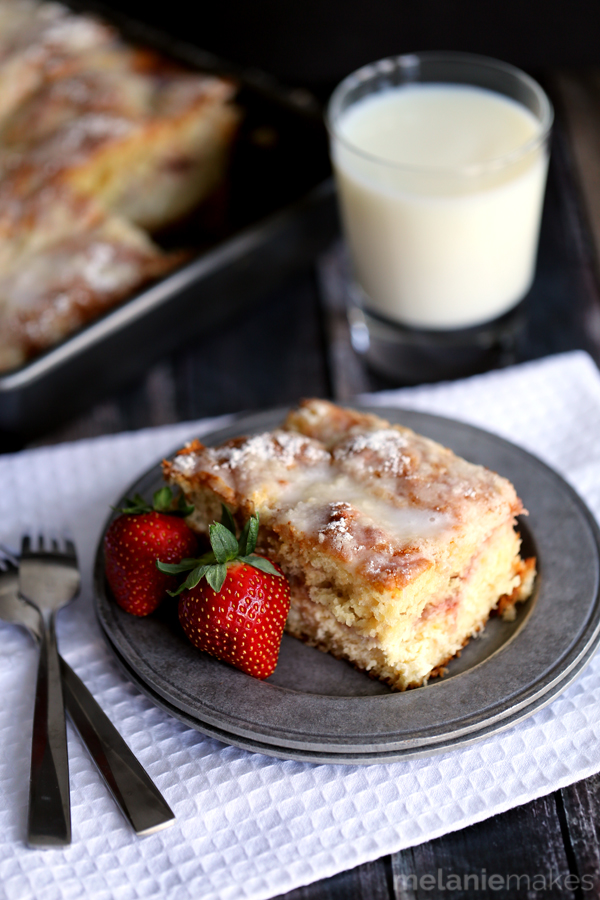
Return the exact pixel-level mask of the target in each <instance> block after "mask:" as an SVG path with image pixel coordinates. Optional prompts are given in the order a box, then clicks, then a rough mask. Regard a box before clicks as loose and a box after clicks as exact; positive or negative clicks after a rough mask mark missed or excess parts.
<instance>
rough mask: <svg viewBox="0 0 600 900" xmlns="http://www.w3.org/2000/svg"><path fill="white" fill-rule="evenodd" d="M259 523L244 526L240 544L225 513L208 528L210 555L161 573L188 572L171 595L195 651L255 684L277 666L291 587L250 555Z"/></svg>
mask: <svg viewBox="0 0 600 900" xmlns="http://www.w3.org/2000/svg"><path fill="white" fill-rule="evenodd" d="M257 534H258V517H253V518H252V519H250V521H249V522H248V523H247V524H246V526H245V528H244V530H243V532H242V535H241V536H240V540H239V543H238V541H237V540H236V537H235V524H234V523H233V519H232V518H231V514H230V513H229V511H228V510H227V509H225V508H224V510H223V522H222V523H221V524H217V523H215V524H213V525H211V526H210V542H211V546H212V552H210V553H207V554H205V555H204V556H203V557H201V558H200V559H197V560H191V559H190V560H185V561H184V562H182V563H181V564H180V565H179V566H176V565H175V566H164V565H163V564H162V563H158V564H157V565H158V567H159V568H160V569H161V570H162V571H165V572H175V571H177V572H184V571H186V570H190V569H192V572H191V573H190V575H189V576H188V578H187V579H186V581H185V582H184V584H182V585H181V587H180V588H179V590H178V591H176V592H175V593H180V592H183V593H182V595H181V599H180V601H179V621H180V622H181V625H182V628H183V630H184V631H185V633H186V635H187V637H188V638H189V639H190V641H191V642H192V644H194V646H195V647H198V648H199V649H200V650H204V651H206V652H207V653H210V654H212V656H216V657H217V658H218V659H221V660H223V661H224V662H228V663H230V664H231V665H233V666H236V667H237V668H238V669H241V670H242V672H247V673H248V675H253V676H254V677H255V678H268V677H269V675H272V674H273V672H274V670H275V666H276V665H277V657H278V655H279V645H280V644H281V637H282V634H283V627H284V625H285V620H286V618H287V614H288V610H289V608H290V586H289V584H288V581H287V579H286V578H285V576H284V574H283V572H282V571H281V569H280V568H279V567H278V566H274V565H273V563H272V562H270V560H268V559H266V558H265V557H264V556H258V555H257V554H256V553H254V552H253V551H254V548H255V546H256V536H257Z"/></svg>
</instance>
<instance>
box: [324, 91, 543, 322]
mask: <svg viewBox="0 0 600 900" xmlns="http://www.w3.org/2000/svg"><path fill="white" fill-rule="evenodd" d="M332 157H333V161H334V167H335V171H336V176H337V183H338V190H339V197H340V203H341V210H342V217H343V220H344V225H345V231H346V235H347V237H348V240H349V243H350V247H351V252H352V257H353V263H354V269H355V275H356V278H357V281H358V283H359V285H360V287H361V288H362V290H363V291H364V295H365V297H364V303H365V306H366V307H367V308H370V309H371V310H373V311H375V312H378V313H380V314H382V315H383V316H384V317H386V318H387V319H390V320H392V321H396V322H400V323H402V324H405V325H408V326H412V327H417V328H429V329H447V328H450V329H452V328H462V327H468V326H472V325H478V324H481V323H483V322H486V321H489V320H491V319H494V318H495V317H497V316H500V315H502V314H503V313H505V312H507V311H508V310H509V309H511V308H512V307H513V306H514V305H516V304H517V303H518V302H519V301H520V300H521V299H522V298H523V297H524V295H525V294H526V293H527V291H528V290H529V288H530V286H531V282H532V280H533V275H534V267H535V258H536V251H537V242H538V232H539V222H540V214H541V207H542V200H543V193H544V186H545V180H546V171H547V162H548V160H547V150H546V147H545V142H544V140H543V139H542V135H541V125H540V122H539V121H538V119H537V118H536V117H535V116H534V115H533V114H532V113H531V112H530V111H529V110H528V109H527V108H526V107H524V106H522V105H521V104H520V103H517V102H516V101H514V100H511V99H509V98H508V97H505V96H503V95H501V94H498V93H495V92H493V91H490V90H487V89H484V88H479V87H471V86H468V85H459V84H409V85H406V86H402V87H398V88H389V89H387V90H385V91H383V92H380V93H375V94H371V95H369V96H367V97H365V98H364V99H361V100H358V101H357V102H356V103H354V105H352V106H350V107H349V108H348V109H347V110H346V111H345V112H343V113H342V115H341V116H340V118H339V120H338V121H337V122H336V123H335V126H334V128H333V135H332Z"/></svg>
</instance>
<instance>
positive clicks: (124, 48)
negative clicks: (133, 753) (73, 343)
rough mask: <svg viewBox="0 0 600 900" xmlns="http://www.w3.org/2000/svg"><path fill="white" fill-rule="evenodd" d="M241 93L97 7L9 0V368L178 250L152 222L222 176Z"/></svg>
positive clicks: (3, 141) (0, 286)
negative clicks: (162, 51) (159, 50)
mask: <svg viewBox="0 0 600 900" xmlns="http://www.w3.org/2000/svg"><path fill="white" fill-rule="evenodd" d="M235 92H236V85H235V84H234V83H233V82H232V81H231V80H229V79H225V78H221V77H215V76H213V75H206V74H202V73H197V72H193V71H188V70H186V69H184V68H183V67H181V66H178V65H176V64H175V63H173V62H171V61H169V60H167V59H165V58H164V57H162V56H160V55H158V54H156V53H154V52H151V51H149V50H146V49H143V48H136V47H131V46H128V45H127V44H125V43H124V42H123V41H122V40H121V39H120V38H119V36H118V34H117V33H116V31H115V30H114V29H113V28H110V27H108V26H107V25H105V24H103V23H102V22H99V21H97V20H96V19H95V18H93V17H91V16H87V15H80V14H75V13H72V12H70V11H69V10H67V9H66V8H65V7H62V6H60V5H59V4H57V3H37V2H35V0H0V371H2V370H6V369H10V368H13V367H15V366H18V365H20V364H22V363H23V362H25V361H26V360H28V359H29V358H30V357H32V356H34V355H35V354H36V353H38V352H40V350H43V349H45V348H46V347H49V346H51V345H52V344H54V343H56V342H57V341H59V340H61V339H62V338H64V337H66V336H67V335H69V334H70V333H71V332H72V331H74V330H76V329H77V328H79V327H80V326H81V325H84V324H86V323H87V322H88V321H90V320H91V319H93V318H94V317H96V316H97V315H98V314H99V313H101V312H103V311H105V310H107V309H108V308H110V307H111V306H113V305H115V304H116V303H118V302H119V301H121V300H122V299H124V298H125V297H127V296H130V295H131V294H132V293H133V292H134V291H135V290H136V289H140V288H141V287H143V286H144V285H145V284H146V283H147V282H148V281H151V280H152V279H155V278H157V277H159V276H161V275H164V274H165V273H166V272H168V271H170V270H172V269H173V268H174V267H175V266H176V265H178V264H180V263H181V262H182V261H183V259H184V258H185V257H184V255H183V254H182V253H180V252H176V253H172V252H165V251H163V250H162V249H161V248H160V247H159V246H158V245H157V244H156V243H155V242H154V241H153V240H152V238H151V237H150V235H151V234H155V233H156V232H157V231H159V230H161V229H164V228H165V227H167V226H169V225H172V224H173V223H174V222H176V221H179V220H181V219H182V218H184V217H185V216H187V215H188V214H189V213H190V212H191V211H192V210H193V209H194V208H195V207H196V206H197V205H198V204H200V203H201V202H203V201H204V200H206V199H207V198H208V197H209V196H210V195H211V194H212V193H214V191H215V190H216V188H217V187H218V186H219V184H220V183H221V181H222V179H223V176H224V173H225V170H226V167H227V164H228V160H229V155H230V148H231V146H232V143H233V139H234V137H235V133H236V131H237V128H238V124H239V120H240V111H239V109H238V108H237V107H236V106H235V105H234V104H233V103H232V102H231V101H232V98H233V96H234V94H235Z"/></svg>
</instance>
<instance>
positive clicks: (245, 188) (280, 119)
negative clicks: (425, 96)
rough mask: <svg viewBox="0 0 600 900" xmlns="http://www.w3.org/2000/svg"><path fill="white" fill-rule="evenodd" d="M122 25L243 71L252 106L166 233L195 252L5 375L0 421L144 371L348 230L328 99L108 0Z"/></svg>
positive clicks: (51, 410)
mask: <svg viewBox="0 0 600 900" xmlns="http://www.w3.org/2000/svg"><path fill="white" fill-rule="evenodd" d="M69 5H70V6H72V7H73V9H75V10H76V11H81V12H92V13H97V14H99V15H100V16H101V17H102V18H104V19H105V20H108V21H111V22H113V23H114V24H115V25H116V26H117V27H118V28H119V30H120V32H121V33H122V34H123V36H124V37H125V38H126V39H127V40H129V41H131V42H133V43H138V44H144V45H146V46H150V47H152V48H154V49H156V50H159V51H161V52H162V53H165V54H167V55H168V56H170V57H171V58H174V59H176V60H177V61H179V62H182V63H184V64H186V65H188V66H190V67H192V68H194V69H200V70H202V71H208V72H215V73H217V74H225V75H230V76H231V77H233V78H234V79H235V80H236V81H237V82H238V84H239V85H240V89H239V93H238V96H237V101H236V102H237V103H238V105H239V106H240V107H241V108H242V110H243V121H242V125H241V130H240V135H239V139H238V141H237V143H236V145H235V149H234V152H233V159H232V164H231V172H230V176H229V179H228V183H227V185H226V188H225V189H224V191H222V192H221V195H220V196H219V197H218V198H217V200H216V201H214V202H213V204H212V206H209V208H208V211H207V209H206V207H205V208H204V209H203V210H201V211H200V212H199V214H198V216H196V217H192V218H191V219H190V220H188V221H187V222H186V223H185V224H184V225H183V226H180V227H179V228H177V229H172V230H171V231H170V232H168V233H167V234H165V235H163V236H162V237H159V238H158V242H159V243H161V242H162V243H164V244H165V246H168V247H185V248H188V249H191V255H190V257H189V260H188V262H187V263H186V264H185V265H183V266H182V267H181V268H179V269H178V270H176V271H175V272H173V273H171V274H169V275H168V276H167V277H165V278H163V279H161V280H160V281H158V282H155V283H154V284H152V285H150V286H149V287H147V288H146V289H144V290H143V291H141V292H140V293H137V294H135V295H133V296H132V297H131V298H130V299H129V300H127V301H126V302H125V303H123V304H121V305H120V306H118V307H116V308H114V309H112V310H111V311H110V312H108V313H106V314H105V315H103V316H102V317H101V318H99V319H97V320H96V321H94V322H92V323H91V324H89V325H87V326H86V327H85V328H84V329H82V330H81V331H79V332H77V333H76V334H74V335H72V336H71V337H69V338H68V339H67V340H65V341H63V342H61V343H60V344H58V345H56V346H55V347H53V348H52V349H50V350H48V351H47V352H45V353H44V354H42V355H41V356H39V357H37V358H36V359H34V360H32V361H31V362H29V363H28V364H26V365H24V366H23V367H21V368H19V369H16V370H13V371H12V372H8V373H5V374H0V431H3V432H5V433H7V432H8V433H13V434H19V435H22V436H35V435H36V434H40V433H42V432H43V431H44V430H47V429H48V428H50V427H53V426H54V425H56V424H57V423H58V422H60V421H61V420H65V419H67V418H69V417H71V416H73V415H75V414H77V412H79V411H80V410H82V409H84V408H87V407H89V406H90V405H91V404H92V403H94V402H96V401H97V400H99V399H100V398H101V397H103V396H106V395H108V394H110V393H111V392H114V391H115V390H117V389H118V388H119V387H120V386H121V385H124V384H126V383H127V382H128V381H131V380H132V379H134V378H135V377H137V376H139V375H140V374H141V373H142V372H143V371H144V370H146V369H147V368H148V367H149V366H150V365H151V364H152V363H153V362H154V361H156V360H157V359H159V358H160V357H161V356H164V355H165V354H167V353H170V352H172V351H173V350H175V349H176V348H177V347H178V346H181V345H183V344H184V343H185V342H189V341H190V340H192V339H193V337H194V335H197V334H199V333H201V332H203V331H206V330H207V329H210V328H214V327H215V326H218V325H220V324H222V323H224V322H225V321H227V320H228V319H230V318H231V317H232V316H234V315H235V314H236V313H237V312H239V311H240V310H242V309H243V308H244V307H245V306H248V305H249V304H250V303H252V302H253V301H254V300H256V299H257V297H259V296H260V295H262V294H265V293H266V292H268V291H269V290H270V289H272V288H274V287H276V286H277V284H278V283H280V282H281V281H283V280H284V279H285V278H286V277H288V276H289V275H291V274H292V273H293V272H295V271H297V270H299V269H301V268H303V267H306V266H308V265H310V262H311V261H312V260H313V259H314V257H315V255H316V254H318V253H319V252H320V251H321V250H323V249H324V248H325V247H327V245H328V244H329V243H330V242H331V240H332V239H333V237H334V236H335V234H336V233H337V229H338V220H337V212H336V205H335V195H334V188H333V182H332V180H331V171H330V166H329V160H328V152H327V137H326V132H325V128H324V125H323V120H322V115H321V110H320V107H319V105H318V103H317V102H316V101H315V100H314V99H313V98H312V96H311V95H310V94H308V93H307V92H306V91H303V90H297V89H296V90H294V89H287V88H284V87H282V86H281V85H279V84H277V83H276V82H275V80H274V79H272V78H270V77H269V76H268V75H267V74H265V73H261V72H257V71H254V70H252V71H245V70H243V69H240V68H238V67H237V66H236V65H235V64H233V63H228V62H225V61H223V60H220V59H217V58H216V57H214V56H213V55H212V54H210V53H207V52H204V51H202V50H199V49H197V48H195V47H193V46H191V45H188V44H182V43H181V42H177V41H173V40H172V39H170V38H169V37H168V36H166V35H163V34H161V33H158V32H156V31H154V30H152V29H150V28H147V27H146V26H145V25H143V24H141V23H138V22H133V21H131V20H130V19H126V18H124V17H122V16H121V15H119V14H117V13H115V12H113V11H111V10H109V9H107V8H105V7H102V6H99V5H96V4H94V5H92V4H88V3H71V4H69Z"/></svg>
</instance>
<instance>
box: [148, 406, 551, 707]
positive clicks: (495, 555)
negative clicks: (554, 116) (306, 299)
mask: <svg viewBox="0 0 600 900" xmlns="http://www.w3.org/2000/svg"><path fill="white" fill-rule="evenodd" d="M164 474H165V477H166V479H167V480H168V481H169V482H171V483H172V484H175V485H179V487H181V489H182V490H183V492H184V494H185V495H186V498H187V500H188V501H189V502H190V503H191V504H192V505H193V506H194V513H193V514H192V516H191V517H190V518H189V520H188V521H189V522H190V524H191V526H192V527H193V528H195V529H196V530H197V531H199V532H201V533H206V532H207V530H208V526H209V524H210V523H211V522H213V521H214V520H218V519H219V518H220V515H221V504H222V503H224V504H225V505H226V506H227V507H228V508H229V509H230V510H231V512H232V514H233V515H234V517H235V518H236V519H237V521H238V523H239V524H240V525H241V524H242V523H243V521H245V520H246V519H247V518H248V516H250V515H252V514H255V513H258V515H259V517H260V521H261V529H260V537H259V545H258V551H259V552H263V553H265V554H266V555H268V556H270V557H271V558H272V559H273V560H274V561H276V562H277V563H279V565H280V566H281V567H282V569H283V571H284V572H285V573H286V575H287V576H288V578H289V580H290V584H291V608H290V613H289V616H288V620H287V624H286V630H287V631H288V632H289V633H290V634H292V635H294V636H295V637H297V638H299V639H301V640H303V641H305V642H307V643H309V644H311V645H313V646H316V647H319V648H320V649H322V650H325V651H327V652H330V653H332V654H333V655H335V656H337V657H339V658H341V659H346V660H348V661H349V662H351V663H352V664H353V665H355V666H357V667H358V668H360V669H363V670H364V671H366V672H368V673H369V674H370V675H373V676H375V677H377V678H380V679H382V680H383V681H386V682H387V683H388V684H390V685H391V686H392V687H393V688H396V689H400V690H403V689H405V688H407V687H414V686H417V685H421V684H423V683H425V682H426V681H427V679H428V678H429V677H430V676H431V674H432V673H433V672H436V671H437V670H439V669H440V668H441V667H443V665H444V664H445V663H446V662H447V661H448V660H449V659H451V658H452V657H453V656H454V655H455V654H456V653H457V652H458V651H459V650H460V649H461V648H462V647H463V646H464V644H465V643H466V642H467V641H468V640H469V638H470V637H472V636H473V635H475V634H477V633H478V632H480V631H481V629H482V628H483V627H484V625H485V623H486V621H487V619H488V617H489V615H490V613H491V612H492V610H494V609H498V610H499V612H501V613H502V614H503V615H507V616H510V615H511V610H512V609H513V608H514V604H515V603H516V602H518V601H520V600H524V599H526V598H527V597H528V596H529V595H530V594H531V590H532V586H533V578H534V575H535V561H534V560H523V559H522V558H521V556H520V543H521V541H520V537H519V535H518V533H517V531H516V530H515V519H516V516H518V515H519V514H520V513H522V512H523V507H522V504H521V501H520V500H519V498H518V497H517V495H516V493H515V490H514V488H513V486H512V485H511V483H510V482H509V481H508V480H507V479H505V478H502V477H501V476H500V475H497V474H496V473H494V472H491V471H490V470H488V469H486V468H484V467H483V466H478V465H474V464H473V463H469V462H467V461H466V460H464V459H461V458H460V457H458V456H456V455H455V454H454V453H453V452H452V451H451V450H449V449H447V448H445V447H443V446H441V445H440V444H438V443H436V442H435V441H432V440H430V439H428V438H426V437H423V436H421V435H418V434H416V433H415V432H413V431H412V430H411V429H409V428H405V427H403V426H401V425H390V424H389V423H388V422H387V421H385V420H384V419H382V418H380V417H378V416H376V415H372V414H368V413H363V412H359V411H355V410H347V409H342V408H341V407H338V406H335V405H334V404H331V403H329V402H326V401H322V400H309V401H305V402H304V403H302V404H301V405H300V406H299V407H298V408H297V409H295V410H293V411H292V412H291V413H290V414H289V415H288V417H287V418H286V420H285V422H284V423H283V425H282V426H281V428H278V429H275V430H274V431H272V432H267V433H263V434H258V435H253V436H250V437H240V438H236V439H234V440H231V441H227V442H226V443H225V444H223V445H221V446H220V447H205V446H204V445H203V444H201V443H200V442H199V441H194V442H192V443H191V444H189V445H188V446H187V447H185V448H184V449H183V450H181V451H180V452H179V454H178V455H177V456H176V457H175V458H174V459H173V460H172V461H167V462H165V464H164Z"/></svg>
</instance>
